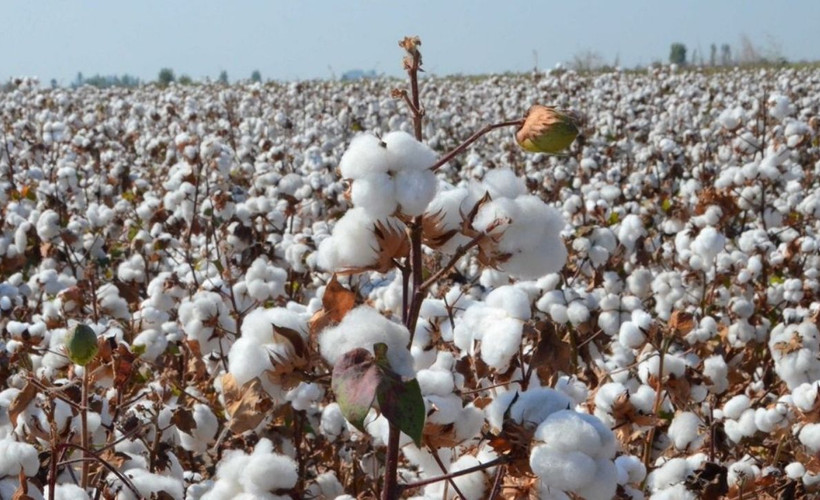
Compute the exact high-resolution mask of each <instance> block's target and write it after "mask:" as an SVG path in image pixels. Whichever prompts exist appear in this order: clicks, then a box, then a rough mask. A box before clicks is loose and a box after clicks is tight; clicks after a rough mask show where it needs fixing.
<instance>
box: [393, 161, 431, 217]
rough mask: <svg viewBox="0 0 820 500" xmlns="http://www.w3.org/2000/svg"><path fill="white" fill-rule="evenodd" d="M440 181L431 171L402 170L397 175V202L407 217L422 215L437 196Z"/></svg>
mask: <svg viewBox="0 0 820 500" xmlns="http://www.w3.org/2000/svg"><path fill="white" fill-rule="evenodd" d="M437 187H438V181H437V180H436V175H435V174H434V173H433V172H432V171H430V170H407V169H406V170H402V171H400V172H399V173H398V174H397V175H396V179H395V189H396V196H395V198H396V201H397V202H398V204H399V207H401V212H402V213H403V214H405V215H410V216H416V215H421V214H423V213H424V211H425V210H426V209H427V205H429V204H430V201H431V200H432V199H433V198H434V197H435V195H436V188H437Z"/></svg>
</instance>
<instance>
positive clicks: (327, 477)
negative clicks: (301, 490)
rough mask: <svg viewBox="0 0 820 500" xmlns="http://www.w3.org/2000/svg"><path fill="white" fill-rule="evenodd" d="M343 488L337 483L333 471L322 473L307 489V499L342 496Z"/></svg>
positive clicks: (337, 480)
mask: <svg viewBox="0 0 820 500" xmlns="http://www.w3.org/2000/svg"><path fill="white" fill-rule="evenodd" d="M344 491H345V490H344V486H342V483H340V482H339V479H338V478H337V477H336V473H335V472H333V471H329V472H324V473H322V474H319V475H318V476H316V479H315V480H314V482H313V483H312V484H311V485H310V486H309V487H308V491H307V493H308V495H307V496H308V497H309V498H323V499H331V498H334V499H336V498H338V497H339V496H341V495H344Z"/></svg>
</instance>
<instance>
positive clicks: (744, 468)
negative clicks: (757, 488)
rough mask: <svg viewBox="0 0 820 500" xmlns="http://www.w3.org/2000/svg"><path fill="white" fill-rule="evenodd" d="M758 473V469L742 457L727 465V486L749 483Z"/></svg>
mask: <svg viewBox="0 0 820 500" xmlns="http://www.w3.org/2000/svg"><path fill="white" fill-rule="evenodd" d="M759 474H760V469H759V468H758V467H757V466H755V465H753V464H751V463H749V461H748V460H746V459H744V460H741V461H739V462H735V463H733V464H732V465H730V466H729V470H728V472H727V475H726V479H727V482H728V483H729V486H740V485H742V484H751V483H752V482H753V481H754V480H755V478H756V477H757V476H758V475H759Z"/></svg>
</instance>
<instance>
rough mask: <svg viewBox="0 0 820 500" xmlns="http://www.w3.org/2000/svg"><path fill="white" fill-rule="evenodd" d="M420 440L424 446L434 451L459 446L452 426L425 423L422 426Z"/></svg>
mask: <svg viewBox="0 0 820 500" xmlns="http://www.w3.org/2000/svg"><path fill="white" fill-rule="evenodd" d="M422 439H423V440H424V443H425V444H427V445H428V446H430V447H431V448H433V449H434V450H437V449H439V448H453V447H455V446H457V445H458V444H459V441H458V439H456V429H455V425H454V424H434V423H431V422H427V423H425V424H424V432H423V434H422Z"/></svg>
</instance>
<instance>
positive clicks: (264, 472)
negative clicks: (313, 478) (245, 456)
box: [239, 441, 299, 494]
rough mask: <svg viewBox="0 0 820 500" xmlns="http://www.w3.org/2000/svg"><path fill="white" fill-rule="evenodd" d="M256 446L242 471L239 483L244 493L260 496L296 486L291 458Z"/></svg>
mask: <svg viewBox="0 0 820 500" xmlns="http://www.w3.org/2000/svg"><path fill="white" fill-rule="evenodd" d="M261 444H262V441H260V443H259V444H257V445H256V448H255V449H254V452H253V453H252V454H251V457H250V458H251V459H250V462H249V463H248V465H246V466H245V467H244V468H243V470H242V475H241V476H240V478H239V483H240V484H241V485H242V486H243V488H244V490H245V492H246V493H255V494H261V493H266V492H270V491H274V490H278V489H290V488H293V486H294V485H296V481H297V480H298V479H299V477H298V469H297V466H296V462H294V461H293V459H292V458H290V457H286V456H284V455H279V454H276V453H272V451H271V450H268V449H265V448H264V447H263V448H262V449H261V450H260V445H261Z"/></svg>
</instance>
